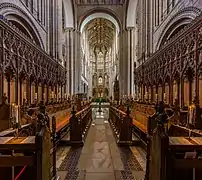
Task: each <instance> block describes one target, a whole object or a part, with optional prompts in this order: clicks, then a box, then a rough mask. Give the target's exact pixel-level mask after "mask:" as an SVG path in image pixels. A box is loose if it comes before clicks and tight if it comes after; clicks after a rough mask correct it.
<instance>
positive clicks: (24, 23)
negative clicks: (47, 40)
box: [0, 3, 44, 49]
mask: <svg viewBox="0 0 202 180" xmlns="http://www.w3.org/2000/svg"><path fill="white" fill-rule="evenodd" d="M0 14H1V15H3V16H4V17H5V18H6V19H7V20H11V21H14V22H16V23H18V24H19V25H20V26H21V27H23V28H24V29H25V30H26V31H27V33H28V34H29V35H30V36H32V37H33V39H34V40H35V41H36V43H37V44H38V45H39V46H40V47H41V48H42V49H44V44H43V41H42V38H41V36H40V33H39V31H38V29H37V27H36V26H35V24H34V23H33V21H32V20H31V18H30V17H29V16H28V15H27V13H26V12H25V11H24V10H22V9H21V8H19V7H18V6H17V5H15V4H11V3H2V4H1V5H0Z"/></svg>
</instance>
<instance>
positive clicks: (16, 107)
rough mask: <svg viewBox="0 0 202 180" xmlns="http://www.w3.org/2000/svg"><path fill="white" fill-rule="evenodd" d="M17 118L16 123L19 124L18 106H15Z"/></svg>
mask: <svg viewBox="0 0 202 180" xmlns="http://www.w3.org/2000/svg"><path fill="white" fill-rule="evenodd" d="M15 118H16V123H18V122H19V119H18V118H19V114H18V106H15Z"/></svg>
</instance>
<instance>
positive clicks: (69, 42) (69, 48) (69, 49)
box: [66, 28, 75, 95]
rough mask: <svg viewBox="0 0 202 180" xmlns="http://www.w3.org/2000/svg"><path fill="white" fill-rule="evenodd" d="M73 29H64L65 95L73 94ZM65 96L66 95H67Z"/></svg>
mask: <svg viewBox="0 0 202 180" xmlns="http://www.w3.org/2000/svg"><path fill="white" fill-rule="evenodd" d="M74 44H75V43H74V29H73V28H68V29H66V54H67V66H66V70H67V83H66V87H67V93H68V94H74V86H75V84H74ZM68 94H67V95H68Z"/></svg>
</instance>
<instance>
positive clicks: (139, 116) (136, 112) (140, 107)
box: [131, 103, 156, 134]
mask: <svg viewBox="0 0 202 180" xmlns="http://www.w3.org/2000/svg"><path fill="white" fill-rule="evenodd" d="M155 113H156V110H155V107H154V106H153V105H147V104H138V103H135V104H134V105H133V108H132V111H131V116H132V118H133V125H134V127H135V128H136V129H137V130H139V131H141V132H143V133H145V134H148V121H149V117H150V116H153V115H154V114H155Z"/></svg>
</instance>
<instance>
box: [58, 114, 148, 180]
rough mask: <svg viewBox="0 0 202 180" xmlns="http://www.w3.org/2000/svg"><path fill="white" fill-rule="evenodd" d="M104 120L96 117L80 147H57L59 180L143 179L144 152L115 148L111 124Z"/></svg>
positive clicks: (134, 149)
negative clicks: (82, 145)
mask: <svg viewBox="0 0 202 180" xmlns="http://www.w3.org/2000/svg"><path fill="white" fill-rule="evenodd" d="M103 117H104V116H103ZM103 117H102V116H97V117H96V118H95V119H94V120H93V122H92V124H91V127H90V129H89V132H88V135H87V138H86V141H85V144H84V147H83V148H77V149H71V148H70V147H65V148H64V147H62V148H59V150H58V152H57V168H58V175H59V176H60V178H61V180H106V179H107V180H122V179H128V180H132V179H134V180H141V179H143V178H144V174H145V166H146V165H145V159H146V157H145V156H146V155H145V152H144V151H143V150H142V149H141V148H139V147H131V148H123V147H118V146H117V144H116V141H115V138H114V136H113V133H112V130H111V127H110V125H109V123H108V121H106V119H105V118H103Z"/></svg>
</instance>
